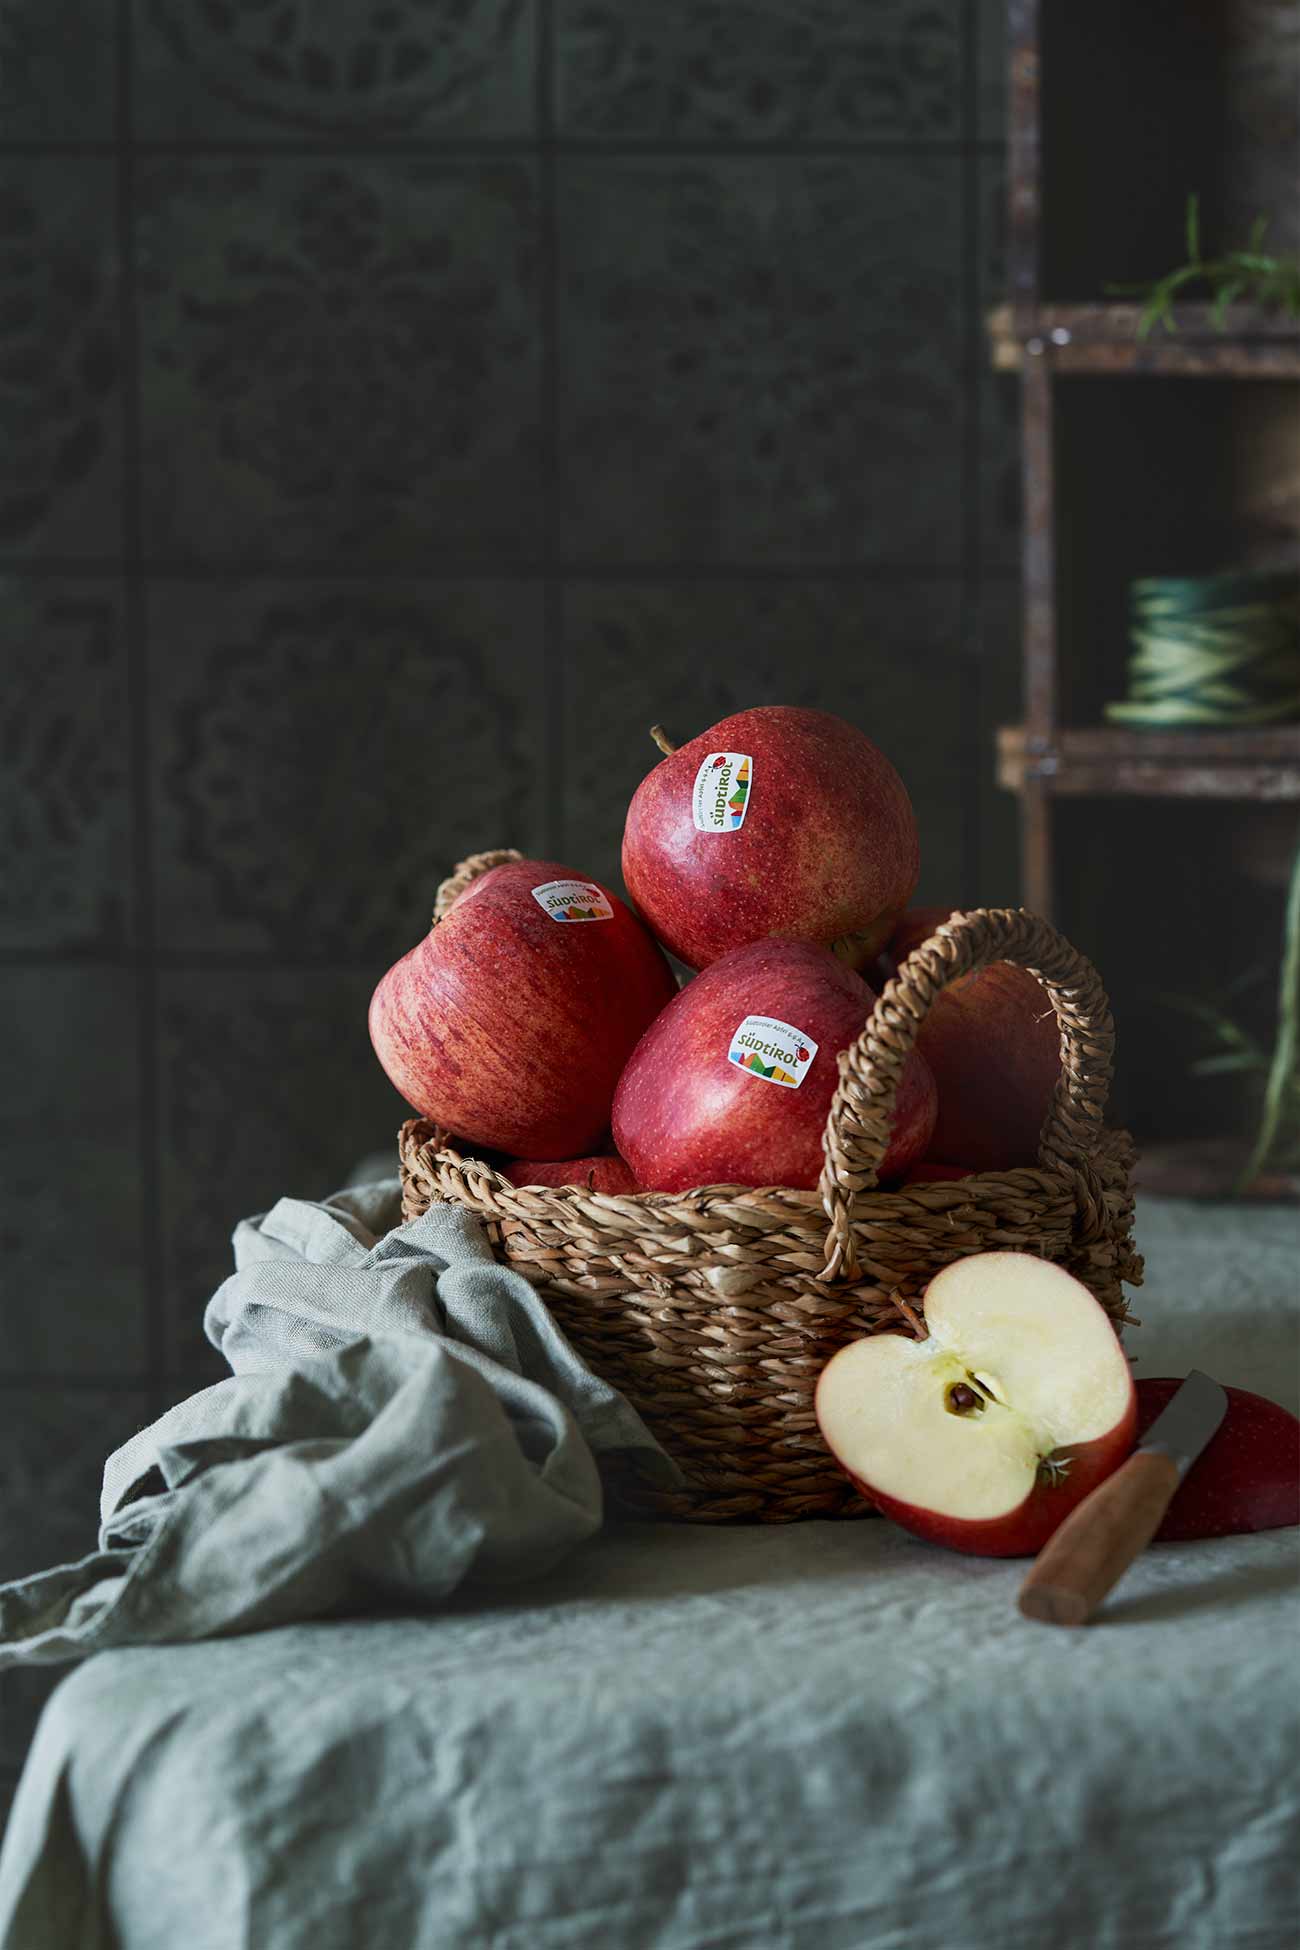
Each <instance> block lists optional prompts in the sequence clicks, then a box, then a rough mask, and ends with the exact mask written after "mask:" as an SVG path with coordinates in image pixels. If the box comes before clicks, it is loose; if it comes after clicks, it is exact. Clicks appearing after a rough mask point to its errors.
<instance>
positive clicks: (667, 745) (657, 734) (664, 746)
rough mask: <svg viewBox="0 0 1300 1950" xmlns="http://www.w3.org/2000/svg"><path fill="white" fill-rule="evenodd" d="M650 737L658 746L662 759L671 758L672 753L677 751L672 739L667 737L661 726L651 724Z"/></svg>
mask: <svg viewBox="0 0 1300 1950" xmlns="http://www.w3.org/2000/svg"><path fill="white" fill-rule="evenodd" d="M650 736H651V737H652V738H653V739H654V741H655V743H656V745H658V747H659V749H660V751H661V752H662V753H663V755H664V757H665V758H671V757H672V755H673V753H674V752H675V751H676V750H677V747H676V745H674V743H673V741H672V739H671V738H670V737H669V736H668V733H667V732H666V731H665V730H664V728H663V726H662V725H661V724H652V725H651V727H650Z"/></svg>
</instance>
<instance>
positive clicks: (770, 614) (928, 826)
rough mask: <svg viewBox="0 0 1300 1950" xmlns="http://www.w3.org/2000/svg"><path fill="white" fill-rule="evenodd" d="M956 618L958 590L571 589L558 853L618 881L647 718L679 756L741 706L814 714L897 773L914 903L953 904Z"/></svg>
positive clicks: (961, 741)
mask: <svg viewBox="0 0 1300 1950" xmlns="http://www.w3.org/2000/svg"><path fill="white" fill-rule="evenodd" d="M958 611H959V590H958V586H957V584H956V583H955V582H947V583H924V582H920V581H918V582H916V583H905V584H899V583H893V582H890V583H873V582H863V583H853V584H846V583H842V582H835V583H825V582H823V583H817V582H814V581H809V582H797V583H796V582H791V583H780V584H775V585H773V584H766V585H755V584H754V583H742V582H717V583H715V582H698V583H697V582H690V583H669V582H665V583H647V584H638V585H635V586H629V585H625V584H621V583H620V584H617V585H613V586H610V585H596V584H592V583H579V584H576V585H574V586H572V587H570V588H569V589H568V590H567V592H566V606H565V619H566V640H567V655H568V672H569V680H568V681H569V688H570V694H571V695H570V702H569V705H568V709H567V711H566V714H565V716H566V724H567V725H568V727H569V738H570V748H569V759H568V764H567V766H566V771H565V779H566V796H565V815H566V821H567V838H566V854H567V856H568V857H570V858H571V859H572V860H573V862H574V865H575V866H577V867H579V868H580V869H581V870H582V871H584V872H590V873H593V874H596V875H598V876H607V875H611V874H612V875H617V873H618V860H619V849H620V846H621V843H622V837H623V820H624V817H625V814H626V810H627V803H628V800H629V799H630V798H631V796H632V794H633V792H634V791H635V790H636V787H637V786H638V785H639V783H640V781H641V780H642V779H643V778H644V777H645V775H646V773H647V772H648V771H650V769H651V767H652V766H653V765H656V764H658V762H659V754H658V753H657V752H656V751H655V749H654V747H653V745H652V744H651V742H650V740H649V738H648V737H647V735H646V731H647V727H648V726H649V725H651V724H653V723H655V722H656V721H657V720H658V721H661V722H662V723H663V724H664V726H665V729H666V730H667V732H668V734H669V736H670V737H671V738H672V739H673V740H674V741H675V742H677V743H679V744H684V743H685V741H686V740H687V739H688V738H694V737H695V736H697V734H698V733H700V732H702V731H707V730H708V728H709V726H710V725H713V724H716V723H717V721H718V720H719V718H723V717H726V716H727V715H728V714H729V713H731V712H732V711H738V710H742V709H744V708H746V707H747V706H750V705H755V704H802V705H813V706H816V707H817V708H819V709H821V710H826V711H834V712H836V713H838V715H839V716H841V717H845V718H847V719H849V721H850V722H851V723H853V724H857V725H860V726H861V727H862V729H863V730H864V731H865V732H866V733H867V734H868V736H869V737H871V738H873V739H874V740H875V742H876V743H877V744H878V745H879V746H880V747H881V749H882V751H884V752H885V753H887V755H888V756H889V758H890V759H891V760H892V761H893V763H894V764H895V765H896V766H897V767H898V770H899V772H900V773H901V774H902V777H903V780H904V782H905V784H906V785H907V788H908V791H909V793H910V794H911V796H912V802H913V805H914V806H915V809H916V816H917V823H918V825H919V827H920V831H921V861H922V868H921V872H922V879H921V890H920V895H919V898H921V899H924V900H934V901H938V900H942V899H944V898H945V897H947V896H951V897H952V898H953V899H956V898H957V897H958V894H957V889H958V886H959V880H960V874H961V868H962V831H963V824H964V809H963V805H962V779H963V773H964V763H963V755H964V746H965V732H964V728H963V724H962V708H961V696H962V672H961V655H960V652H959V650H958V647H957V646H958V642H959V636H958V631H959V613H958ZM922 698H923V699H924V700H925V702H924V709H920V708H918V700H919V699H922ZM615 884H616V885H617V884H618V881H617V879H616V880H615Z"/></svg>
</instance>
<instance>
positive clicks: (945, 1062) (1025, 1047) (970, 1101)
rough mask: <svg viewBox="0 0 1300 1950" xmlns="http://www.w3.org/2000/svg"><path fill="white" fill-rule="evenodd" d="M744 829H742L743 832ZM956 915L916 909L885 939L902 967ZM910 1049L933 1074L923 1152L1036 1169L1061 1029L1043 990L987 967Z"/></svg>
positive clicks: (982, 1165) (941, 1006)
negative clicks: (931, 1118)
mask: <svg viewBox="0 0 1300 1950" xmlns="http://www.w3.org/2000/svg"><path fill="white" fill-rule="evenodd" d="M742 830H743V829H742ZM959 911H960V910H959V909H957V908H952V907H915V908H911V909H909V911H908V912H907V913H906V914H905V915H904V916H903V919H902V921H901V922H900V923H899V925H898V927H897V928H896V929H895V931H894V935H893V939H892V940H891V942H890V953H891V955H892V956H893V959H894V962H895V965H896V966H901V965H902V963H903V962H904V961H905V960H906V959H907V957H908V955H910V954H911V952H912V950H913V949H914V948H917V947H919V946H920V944H921V943H922V942H923V941H926V940H928V939H929V937H930V936H931V935H932V934H933V933H934V931H935V929H936V928H937V927H939V925H940V924H941V923H942V922H944V921H946V920H948V919H949V918H950V917H951V916H952V915H953V914H955V913H958V912H959ZM916 1047H917V1048H918V1049H919V1050H920V1052H921V1054H922V1055H923V1056H924V1057H925V1060H926V1062H927V1063H928V1064H929V1065H930V1068H931V1069H932V1070H933V1072H934V1081H935V1086H936V1088H937V1090H938V1092H939V1115H938V1117H937V1119H936V1121H935V1127H934V1136H933V1138H932V1139H931V1141H930V1150H931V1153H932V1154H933V1156H934V1158H936V1159H940V1158H943V1159H953V1160H957V1159H960V1161H961V1163H962V1165H963V1166H964V1167H966V1168H967V1169H969V1170H972V1171H1010V1170H1014V1169H1015V1168H1016V1167H1018V1166H1024V1165H1036V1164H1037V1163H1038V1139H1039V1133H1040V1132H1041V1130H1042V1127H1043V1120H1044V1119H1045V1118H1046V1116H1047V1113H1048V1111H1049V1110H1050V1109H1051V1107H1052V1097H1053V1094H1054V1092H1055V1090H1056V1080H1057V1077H1058V1076H1059V1075H1060V1071H1061V1041H1060V1031H1059V1030H1058V1028H1057V1024H1056V1015H1055V1012H1054V1011H1053V1009H1052V1006H1051V1003H1050V1002H1049V1001H1048V999H1047V994H1046V991H1045V990H1044V989H1043V987H1042V984H1041V983H1039V982H1037V981H1035V979H1034V977H1033V976H1032V975H1031V974H1029V972H1028V970H1027V969H1023V968H1016V967H1014V966H1013V965H1012V964H1011V963H1010V962H995V963H993V965H992V966H991V967H989V968H984V969H980V970H979V971H978V973H976V974H973V975H962V976H960V977H959V978H958V979H957V981H955V982H952V983H950V985H949V986H948V987H947V988H946V989H945V990H944V991H943V993H942V995H939V996H936V998H935V1000H934V1001H933V1003H932V1004H931V1005H930V1008H929V1010H928V1012H927V1014H926V1017H925V1020H924V1021H923V1022H922V1024H921V1027H920V1031H919V1033H918V1035H917V1039H916Z"/></svg>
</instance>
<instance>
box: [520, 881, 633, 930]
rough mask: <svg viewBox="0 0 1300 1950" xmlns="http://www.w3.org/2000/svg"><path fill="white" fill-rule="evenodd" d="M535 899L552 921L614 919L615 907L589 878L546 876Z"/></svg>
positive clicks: (536, 888)
mask: <svg viewBox="0 0 1300 1950" xmlns="http://www.w3.org/2000/svg"><path fill="white" fill-rule="evenodd" d="M532 893H533V899H534V900H535V901H536V902H537V905H538V906H539V907H540V908H541V910H542V912H543V914H546V915H549V917H550V919H551V920H552V921H612V920H613V918H614V910H613V908H612V907H611V906H610V904H609V902H608V901H607V900H606V898H605V896H604V895H603V894H602V893H601V891H600V888H599V887H595V886H593V885H592V883H591V881H590V880H546V881H543V883H542V885H541V886H540V887H534V888H533V890H532Z"/></svg>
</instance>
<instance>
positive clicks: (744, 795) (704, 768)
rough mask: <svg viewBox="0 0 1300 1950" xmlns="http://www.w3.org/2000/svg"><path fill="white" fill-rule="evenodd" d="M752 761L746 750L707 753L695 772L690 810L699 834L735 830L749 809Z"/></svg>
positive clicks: (740, 825)
mask: <svg viewBox="0 0 1300 1950" xmlns="http://www.w3.org/2000/svg"><path fill="white" fill-rule="evenodd" d="M753 783H754V761H753V759H752V758H751V757H750V755H749V753H748V752H710V753H709V755H708V757H707V758H706V759H705V761H704V763H703V765H701V767H700V769H699V771H698V772H697V773H696V774H695V790H694V792H693V793H692V795H691V810H692V811H693V812H694V814H695V826H696V830H697V832H701V833H735V832H738V831H739V829H740V828H741V827H742V826H743V825H744V823H745V814H746V813H747V812H748V811H749V790H750V787H751V786H752V785H753Z"/></svg>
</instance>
